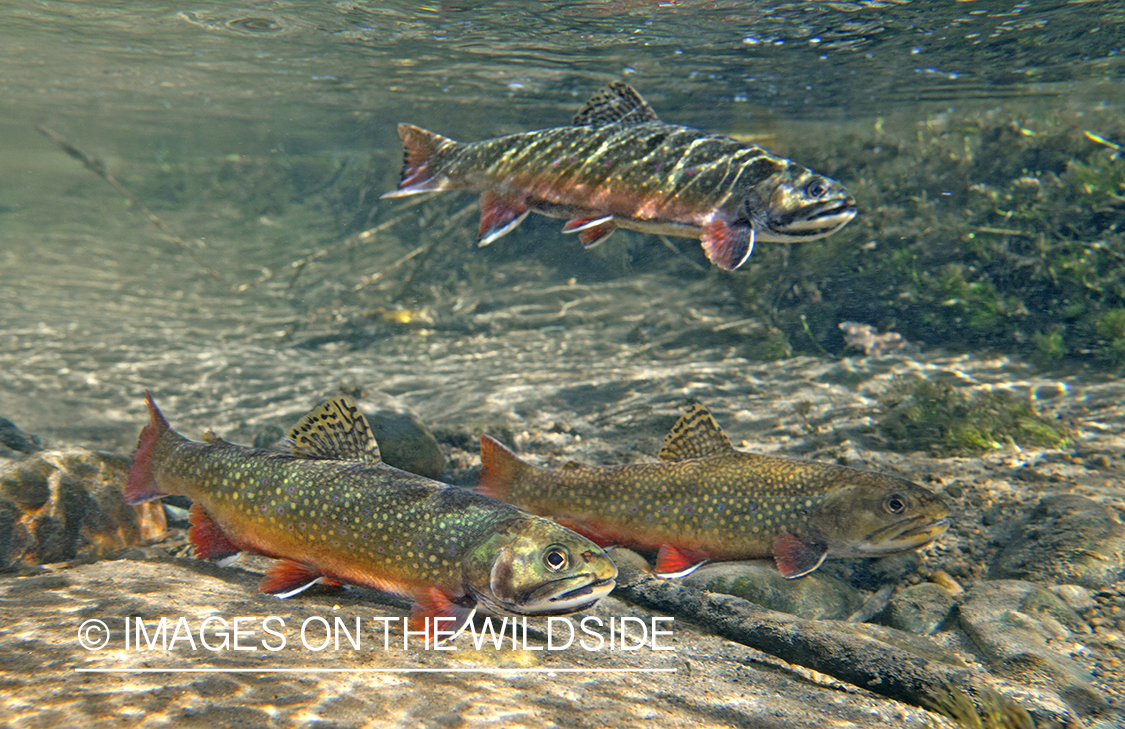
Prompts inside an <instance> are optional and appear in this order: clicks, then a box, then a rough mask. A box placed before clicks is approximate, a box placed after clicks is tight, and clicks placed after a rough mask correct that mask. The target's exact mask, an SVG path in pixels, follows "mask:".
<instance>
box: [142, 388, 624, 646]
mask: <svg viewBox="0 0 1125 729" xmlns="http://www.w3.org/2000/svg"><path fill="white" fill-rule="evenodd" d="M145 402H146V403H147V404H148V410H149V417H150V422H149V424H148V425H146V426H145V428H144V430H142V431H141V435H140V440H139V442H138V444H137V450H136V452H135V453H134V455H133V467H132V470H131V471H130V472H129V481H128V484H127V486H126V489H125V495H126V499H127V501H128V502H129V503H130V504H138V503H141V502H144V501H151V500H153V499H156V498H159V497H161V496H163V495H166V494H180V495H183V496H187V497H188V498H190V499H191V500H192V501H193V503H192V507H191V523H192V527H191V529H190V531H189V533H188V535H189V537H190V540H191V544H192V546H193V547H194V548H195V555H196V556H197V557H199V558H201V559H209V558H219V557H224V556H229V555H233V554H235V553H237V552H240V551H247V552H253V553H256V554H263V555H266V556H268V557H274V558H276V559H277V561H276V562H274V563H273V566H272V568H271V569H270V570H269V571H268V572H267V573H266V575H265V577H264V578H263V580H262V583H261V585H260V589H261V591H262V592H268V593H273V594H275V595H277V596H279V597H289V596H291V595H295V594H297V593H299V592H301V591H302V590H304V589H306V588H308V587H310V586H312V585H313V584H315V583H317V582H323V583H327V584H340V583H350V584H355V585H362V586H364V587H370V588H374V589H377V590H382V591H384V592H388V593H392V594H395V595H400V596H403V597H406V598H409V599H411V600H413V614H414V615H415V616H418V617H434V618H437V617H442V618H447V619H451V620H447V621H445V622H443V625H442V630H443V631H446V629H447V627H448V631H447V632H457V631H459V630H460V628H462V627H463V626H464V625H465V624H466V623H467V621H468V620H470V619H471V618H472V615H473V613H474V612H475V611H476V609H477V608H478V607H479V608H481V609H482V610H484V611H486V612H492V613H496V614H501V615H560V614H565V613H572V612H577V611H579V610H585V609H587V608H589V607H592V606H593V605H594V603H596V602H597V601H598V600H599V599H601V598H602V597H604V596H605V595H607V594H609V592H610V591H611V590H612V589H613V587H614V584H615V580H616V578H617V568H616V567H615V566H614V564H613V562H612V561H610V559H609V558H608V557H607V556H606V554H605V552H604V551H603V550H602V549H601V548H600V547H598V546H597V545H596V544H594V543H593V542H591V541H590V540H588V539H586V538H585V537H582V536H580V535H578V534H575V533H574V532H572V531H570V530H569V529H565V528H563V527H561V526H559V525H557V524H555V523H554V522H552V521H549V520H547V519H544V518H541V517H538V516H534V515H532V514H529V513H528V512H526V511H523V510H522V509H518V508H516V507H514V506H510V505H508V504H504V503H501V502H499V501H496V500H494V499H490V498H488V497H485V496H481V495H479V494H475V493H473V492H471V491H467V490H465V489H460V488H457V487H455V486H450V485H447V484H443V483H440V482H438V481H433V480H430V479H428V478H424V477H422V476H416V475H414V474H411V473H407V472H405V471H400V470H398V469H397V468H392V467H391V466H388V465H386V464H385V463H383V462H382V461H381V460H380V458H379V447H378V445H377V444H376V443H375V439H374V437H373V436H372V434H371V429H370V427H369V425H368V423H367V419H366V418H364V417H363V414H362V413H361V412H360V411H359V409H358V408H356V406H355V405H354V404H353V403H352V402H351V401H350V400H348V399H347V398H344V397H336V398H334V399H332V400H329V401H328V402H326V403H325V404H323V405H321V406H320V407H318V408H316V409H315V410H313V411H312V412H311V413H309V414H308V415H306V416H305V417H304V418H303V419H302V420H301V421H300V422H299V423H297V425H296V426H294V427H293V429H292V430H290V432H289V438H288V439H289V444H290V452H289V453H282V452H278V451H268V450H260V449H256V448H245V447H242V446H238V445H234V444H232V443H227V442H226V441H224V440H222V439H220V438H219V437H218V436H216V435H214V434H213V433H210V432H208V433H207V434H206V435H205V436H204V441H205V442H203V443H198V442H194V441H190V440H188V439H186V438H184V437H183V436H181V435H180V434H179V433H177V432H176V431H174V430H172V429H171V428H170V427H169V425H168V421H167V420H165V419H164V416H163V415H162V414H161V413H160V411H159V410H158V409H157V407H156V404H155V403H154V402H153V400H152V397H151V396H150V395H149V394H148V393H146V394H145ZM429 625H430V624H429V623H428V622H427V630H430V628H429ZM434 625H435V627H436V621H434ZM430 632H431V634H433V631H432V630H430Z"/></svg>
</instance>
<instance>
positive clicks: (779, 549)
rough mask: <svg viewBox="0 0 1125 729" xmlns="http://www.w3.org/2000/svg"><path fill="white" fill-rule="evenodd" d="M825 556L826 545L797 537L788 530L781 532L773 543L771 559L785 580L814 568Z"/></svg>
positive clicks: (826, 553)
mask: <svg viewBox="0 0 1125 729" xmlns="http://www.w3.org/2000/svg"><path fill="white" fill-rule="evenodd" d="M827 556H828V547H827V545H825V544H822V543H818V542H812V541H804V540H802V539H798V538H797V537H795V536H793V535H792V534H790V533H789V532H782V533H781V535H780V536H779V537H778V538H777V539H776V540H774V543H773V559H774V561H775V562H776V563H777V569H778V571H779V572H781V576H782V577H784V578H785V579H787V580H793V579H796V578H798V577H804V576H805V575H807V574H808V573H810V572H812V571H814V570H816V568H817V567H819V566H820V565H821V564H822V563H823V562H824V558H825V557H827Z"/></svg>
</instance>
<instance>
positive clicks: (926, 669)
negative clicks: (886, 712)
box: [614, 562, 1071, 725]
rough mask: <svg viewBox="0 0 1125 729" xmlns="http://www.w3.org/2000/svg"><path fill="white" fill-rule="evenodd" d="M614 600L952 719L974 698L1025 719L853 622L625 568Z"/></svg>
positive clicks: (970, 683) (977, 681)
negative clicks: (803, 614)
mask: <svg viewBox="0 0 1125 729" xmlns="http://www.w3.org/2000/svg"><path fill="white" fill-rule="evenodd" d="M620 564H621V563H620V562H619V566H620ZM614 595H615V596H617V597H620V598H621V599H623V600H626V601H628V602H631V603H634V604H637V605H640V606H643V607H646V608H649V609H654V610H659V611H661V612H666V613H670V614H672V615H675V616H677V617H683V618H686V619H688V620H691V621H692V622H695V623H697V624H699V625H702V626H704V627H705V628H707V629H708V630H710V631H711V632H713V633H715V634H717V635H720V636H722V637H724V638H727V639H728V640H732V641H734V642H736V643H741V644H742V645H745V646H749V647H751V648H754V649H757V650H760V651H763V652H765V653H768V654H770V655H773V656H777V657H778V658H781V659H782V660H785V661H787V662H789V663H793V664H795V665H798V666H804V667H805V668H811V669H812V670H814V671H818V672H820V673H824V674H827V675H829V676H832V677H834V678H837V679H839V680H841V681H846V682H847V683H850V684H852V685H853V686H858V687H860V688H864V689H867V690H868V691H872V692H874V693H877V694H880V695H882V696H886V697H888V698H892V699H896V700H898V701H903V702H906V703H909V704H913V705H914V706H920V707H922V708H926V709H935V708H936V709H938V710H940V711H943V713H947V714H950V713H951V712H949V711H946V710H945V707H946V706H947V705H951V704H960V703H964V702H965V701H968V697H975V698H976V699H977V701H980V702H982V704H985V703H987V702H988V701H993V702H995V701H1002V702H1005V705H1006V706H1008V709H1009V710H1010V711H1011V712H1012V713H1013V714H1015V715H1019V716H1021V717H1023V716H1027V712H1026V711H1024V710H1023V709H1022V708H1021V707H1018V706H1015V705H1014V704H1011V705H1010V706H1009V705H1008V704H1009V703H1010V702H1007V699H1003V698H1002V697H1000V696H999V695H998V694H997V693H996V690H995V688H993V686H992V685H991V683H990V681H989V680H988V679H986V678H985V677H984V676H982V675H980V674H978V673H976V672H974V671H972V670H970V669H968V668H962V667H958V666H954V665H951V664H947V663H942V662H940V661H937V660H932V659H929V658H924V657H922V656H920V655H917V654H914V653H911V652H909V651H907V650H904V649H902V648H898V647H895V646H893V645H891V644H889V643H884V642H882V641H880V640H877V639H875V638H872V637H869V636H867V635H863V634H861V633H858V632H855V631H852V630H849V629H848V627H847V626H849V625H852V626H854V624H848V623H837V622H836V621H826V620H807V619H804V618H798V617H795V616H793V615H787V614H784V613H778V612H775V611H773V610H769V609H767V608H764V607H761V606H760V605H755V604H753V603H751V602H748V601H746V600H743V599H742V598H738V597H734V596H733V595H723V594H719V593H712V592H707V591H704V590H698V589H695V588H693V587H688V586H686V585H683V584H681V583H680V582H679V581H678V580H661V579H657V578H655V577H652V576H651V575H648V574H645V573H643V572H641V571H639V570H627V571H626V570H623V571H622V574H621V576H620V578H619V580H618V583H617V589H616V590H614ZM1037 708H1039V707H1037ZM954 718H958V719H960V717H957V716H954ZM1049 718H1050V719H1054V720H1058V719H1060V718H1061V719H1064V720H1065V719H1067V718H1071V717H1055V716H1051V717H1049ZM1027 721H1028V722H1030V719H1028V720H1027ZM1025 725H1029V724H1025Z"/></svg>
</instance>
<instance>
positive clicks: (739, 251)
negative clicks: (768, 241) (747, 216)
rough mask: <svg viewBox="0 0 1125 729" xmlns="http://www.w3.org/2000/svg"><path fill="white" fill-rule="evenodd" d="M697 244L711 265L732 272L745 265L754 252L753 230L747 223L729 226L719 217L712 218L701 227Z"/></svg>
mask: <svg viewBox="0 0 1125 729" xmlns="http://www.w3.org/2000/svg"><path fill="white" fill-rule="evenodd" d="M699 242H700V243H701V244H702V245H703V250H704V251H706V252H707V258H708V259H709V260H710V261H711V263H714V264H715V265H716V266H718V267H719V268H722V269H725V270H727V271H733V270H734V269H736V268H738V267H739V266H741V265H742V264H743V263H745V262H746V259H747V258H749V257H750V252H751V251H753V250H754V228H753V226H751V225H750V224H749V223H745V222H741V223H735V224H734V225H731V224H730V223H728V222H727V221H726V220H723V219H722V218H720V217H714V218H712V219H711V220H710V221H709V222H708V223H706V224H705V225H704V226H703V232H702V233H700V236H699Z"/></svg>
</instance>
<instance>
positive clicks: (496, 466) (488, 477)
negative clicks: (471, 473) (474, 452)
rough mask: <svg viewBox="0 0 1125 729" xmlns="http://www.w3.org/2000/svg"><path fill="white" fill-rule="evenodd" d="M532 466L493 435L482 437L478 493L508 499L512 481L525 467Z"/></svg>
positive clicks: (503, 499) (502, 499)
mask: <svg viewBox="0 0 1125 729" xmlns="http://www.w3.org/2000/svg"><path fill="white" fill-rule="evenodd" d="M527 468H530V466H528V465H527V464H526V463H524V462H523V461H521V460H520V459H519V458H518V457H517V456H516V454H515V453H512V452H511V451H510V450H508V449H507V448H506V447H505V446H504V444H503V443H501V442H500V441H498V440H496V439H495V438H493V437H492V436H491V435H482V436H481V437H480V481H479V482H478V483H477V493H478V494H484V495H485V496H491V497H492V498H494V499H499V500H500V501H507V500H508V497H509V495H510V494H511V491H512V483H513V482H514V481H515V480H516V477H517V476H518V475H519V474H520V472H521V471H523V470H524V469H527Z"/></svg>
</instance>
